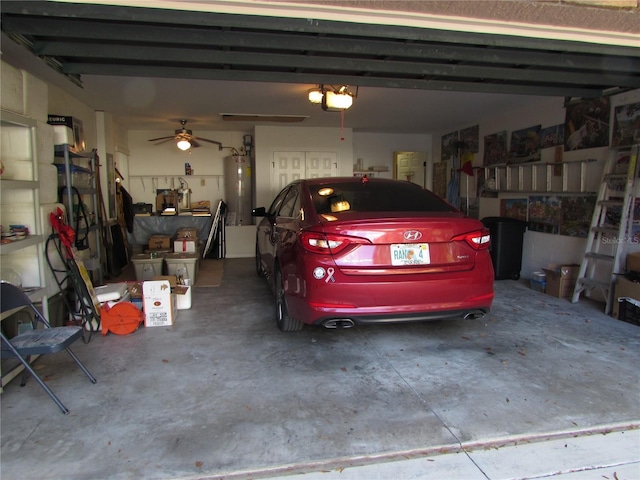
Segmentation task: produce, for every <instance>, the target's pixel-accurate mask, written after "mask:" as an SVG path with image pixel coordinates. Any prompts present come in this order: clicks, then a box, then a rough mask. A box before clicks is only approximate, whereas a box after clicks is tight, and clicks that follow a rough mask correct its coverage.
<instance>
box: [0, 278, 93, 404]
mask: <svg viewBox="0 0 640 480" xmlns="http://www.w3.org/2000/svg"><path fill="white" fill-rule="evenodd" d="M0 287H1V290H0V303H1V304H2V305H1V308H0V310H1V311H2V313H4V312H8V311H10V310H14V309H19V308H30V309H31V311H32V312H33V314H34V320H33V329H32V330H27V331H25V332H23V333H20V334H18V335H17V336H15V337H13V338H11V339H9V338H7V337H6V336H5V334H4V333H3V332H1V331H0V335H1V336H2V357H3V358H4V357H14V358H16V359H18V361H19V362H20V363H21V364H22V365H23V366H24V368H25V371H24V375H23V376H22V383H21V385H22V386H24V385H25V383H26V381H27V373H30V374H31V375H32V376H33V377H34V378H35V379H36V381H37V382H38V383H39V384H40V386H41V387H42V388H43V389H44V391H45V392H47V394H48V395H49V397H51V399H52V400H53V401H54V402H55V403H56V405H58V407H59V408H60V410H62V412H63V413H65V414H66V413H69V410H67V408H66V407H65V406H64V405H63V404H62V402H61V401H60V400H59V399H58V397H56V395H55V394H54V393H53V392H52V391H51V389H50V388H49V386H48V385H46V384H45V383H44V381H43V380H42V379H41V378H40V376H39V375H38V374H37V373H36V372H35V371H34V370H33V368H32V367H31V362H30V357H31V356H32V355H46V354H49V353H56V352H60V351H62V350H66V351H67V353H68V354H69V355H70V356H71V358H72V359H73V360H74V361H75V362H76V364H77V365H78V366H79V367H80V369H81V370H82V371H83V372H84V374H85V375H86V376H87V377H89V380H91V383H96V379H95V378H94V377H93V375H91V373H89V370H87V369H86V367H85V366H84V365H83V364H82V362H81V361H80V359H79V358H78V357H77V356H76V355H75V354H74V353H73V352H72V351H71V349H70V348H69V347H70V345H71V344H72V343H73V342H75V341H76V340H78V339H79V338H82V327H75V326H74V327H51V325H49V322H48V321H47V319H46V318H44V316H43V315H42V314H41V313H40V312H39V311H38V309H37V308H36V307H35V305H34V304H33V303H32V302H31V300H29V297H27V296H26V295H25V293H24V292H23V291H22V290H20V289H19V288H18V287H16V286H15V285H12V284H10V283H6V282H2V283H0ZM39 323H42V324H43V326H44V328H42V327H41V328H38V324H39Z"/></svg>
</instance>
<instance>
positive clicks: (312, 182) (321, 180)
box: [292, 177, 420, 187]
mask: <svg viewBox="0 0 640 480" xmlns="http://www.w3.org/2000/svg"><path fill="white" fill-rule="evenodd" d="M363 178H364V177H318V178H304V179H300V180H296V181H295V182H292V183H304V184H306V185H308V186H316V185H326V184H327V183H331V184H337V183H360V182H362V181H363ZM366 178H367V180H366V181H369V182H374V183H406V184H409V185H414V186H416V187H420V185H418V184H416V183H411V182H408V181H406V180H392V179H390V178H375V177H374V178H369V177H366Z"/></svg>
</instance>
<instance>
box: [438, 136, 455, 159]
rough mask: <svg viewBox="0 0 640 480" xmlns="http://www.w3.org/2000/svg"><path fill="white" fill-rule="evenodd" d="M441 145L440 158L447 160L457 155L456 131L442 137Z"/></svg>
mask: <svg viewBox="0 0 640 480" xmlns="http://www.w3.org/2000/svg"><path fill="white" fill-rule="evenodd" d="M441 141H442V144H441V150H440V158H441V159H442V160H449V159H450V158H452V157H454V156H456V155H457V153H458V152H457V143H458V131H457V130H456V131H455V132H451V133H448V134H446V135H443V136H442V140H441Z"/></svg>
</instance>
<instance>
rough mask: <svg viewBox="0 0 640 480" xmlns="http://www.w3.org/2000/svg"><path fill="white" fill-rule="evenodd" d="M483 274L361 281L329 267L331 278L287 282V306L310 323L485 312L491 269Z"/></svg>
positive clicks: (408, 319)
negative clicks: (484, 275) (328, 280)
mask: <svg viewBox="0 0 640 480" xmlns="http://www.w3.org/2000/svg"><path fill="white" fill-rule="evenodd" d="M489 274H490V275H491V277H490V278H489V277H488V278H483V276H477V277H476V278H473V276H470V275H469V272H464V273H462V272H460V273H457V274H447V275H437V276H436V277H433V278H432V279H431V280H429V281H424V280H418V279H413V280H412V281H410V280H409V279H403V281H377V282H376V281H374V279H373V278H369V279H368V280H369V282H366V283H362V282H361V281H360V282H355V281H354V279H353V278H346V277H341V276H340V274H339V273H338V272H335V274H334V276H335V282H326V281H324V280H326V279H324V280H323V281H317V282H316V281H314V280H312V281H311V282H305V281H302V280H296V282H295V284H294V282H293V281H290V282H289V289H288V291H287V295H286V297H287V305H288V308H289V313H290V315H291V316H293V317H294V318H296V319H298V320H300V321H301V322H303V323H306V324H310V325H322V324H325V323H326V322H328V321H330V320H333V319H348V320H349V321H351V322H353V323H354V324H367V323H390V322H415V321H429V320H441V319H447V318H458V319H459V318H464V317H465V316H469V315H472V316H481V315H484V314H487V313H488V312H489V311H490V308H491V304H492V302H493V296H494V293H493V278H492V271H491V270H489ZM470 277H471V278H472V279H470ZM291 280H293V279H291ZM394 280H400V279H394Z"/></svg>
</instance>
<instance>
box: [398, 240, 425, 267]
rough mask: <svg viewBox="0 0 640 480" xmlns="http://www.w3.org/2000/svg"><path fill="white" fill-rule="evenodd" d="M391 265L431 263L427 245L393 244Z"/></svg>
mask: <svg viewBox="0 0 640 480" xmlns="http://www.w3.org/2000/svg"><path fill="white" fill-rule="evenodd" d="M390 247H391V265H426V264H428V263H431V257H430V256H429V245H428V244H426V243H393V244H391V246H390Z"/></svg>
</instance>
